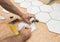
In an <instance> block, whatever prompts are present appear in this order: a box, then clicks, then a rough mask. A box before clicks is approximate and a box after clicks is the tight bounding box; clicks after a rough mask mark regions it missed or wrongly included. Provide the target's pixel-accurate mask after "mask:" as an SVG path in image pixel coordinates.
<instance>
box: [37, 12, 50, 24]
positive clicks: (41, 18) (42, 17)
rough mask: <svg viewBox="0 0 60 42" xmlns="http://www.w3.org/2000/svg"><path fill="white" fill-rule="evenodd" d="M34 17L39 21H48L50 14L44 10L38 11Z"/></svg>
mask: <svg viewBox="0 0 60 42" xmlns="http://www.w3.org/2000/svg"><path fill="white" fill-rule="evenodd" d="M36 18H37V19H38V20H39V21H41V22H45V23H46V22H48V21H49V20H50V16H49V14H48V13H45V12H40V13H38V14H36Z"/></svg>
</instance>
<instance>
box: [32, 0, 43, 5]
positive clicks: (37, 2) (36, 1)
mask: <svg viewBox="0 0 60 42" xmlns="http://www.w3.org/2000/svg"><path fill="white" fill-rule="evenodd" d="M42 4H43V3H42V2H40V1H38V0H35V1H32V5H33V6H41V5H42Z"/></svg>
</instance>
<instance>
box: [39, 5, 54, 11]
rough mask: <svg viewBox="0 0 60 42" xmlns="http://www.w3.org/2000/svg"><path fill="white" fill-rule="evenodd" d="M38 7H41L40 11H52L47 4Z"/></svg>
mask: <svg viewBox="0 0 60 42" xmlns="http://www.w3.org/2000/svg"><path fill="white" fill-rule="evenodd" d="M40 9H41V11H43V12H52V11H53V9H52V7H51V6H49V5H42V6H41V7H40Z"/></svg>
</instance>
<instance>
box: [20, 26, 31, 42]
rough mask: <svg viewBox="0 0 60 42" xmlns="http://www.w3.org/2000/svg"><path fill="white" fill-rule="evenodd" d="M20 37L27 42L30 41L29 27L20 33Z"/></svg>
mask: <svg viewBox="0 0 60 42" xmlns="http://www.w3.org/2000/svg"><path fill="white" fill-rule="evenodd" d="M20 35H21V36H22V37H23V39H24V40H25V41H26V40H27V39H29V37H30V36H31V28H29V27H23V28H22V29H21V31H20Z"/></svg>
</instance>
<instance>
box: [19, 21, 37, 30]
mask: <svg viewBox="0 0 60 42" xmlns="http://www.w3.org/2000/svg"><path fill="white" fill-rule="evenodd" d="M23 26H25V27H31V31H34V30H35V29H36V27H35V24H34V23H32V24H30V25H28V24H27V23H25V22H20V23H19V24H18V30H21V29H22V27H23Z"/></svg>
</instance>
